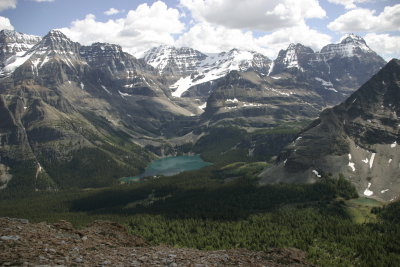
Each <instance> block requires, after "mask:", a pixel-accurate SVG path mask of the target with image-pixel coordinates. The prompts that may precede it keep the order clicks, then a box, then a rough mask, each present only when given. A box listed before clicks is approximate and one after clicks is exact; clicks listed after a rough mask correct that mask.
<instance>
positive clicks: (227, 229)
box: [0, 163, 400, 266]
mask: <svg viewBox="0 0 400 267" xmlns="http://www.w3.org/2000/svg"><path fill="white" fill-rule="evenodd" d="M260 164H261V165H262V163H247V164H246V163H238V164H235V165H230V166H226V167H223V168H217V167H206V168H203V169H202V170H198V171H192V172H186V173H182V174H179V175H175V176H173V177H159V178H157V179H150V178H149V179H145V180H144V181H141V182H138V183H132V184H124V185H119V186H115V187H112V188H103V189H87V190H77V189H76V190H72V189H71V190H69V191H61V192H47V193H45V192H41V193H40V192H36V193H26V194H25V195H24V196H18V197H16V194H17V193H14V192H12V191H9V192H7V193H6V194H3V195H2V196H1V198H2V199H1V201H0V211H1V214H0V216H10V217H23V218H27V219H30V220H31V221H32V222H40V221H47V222H56V221H58V220H60V219H65V220H68V221H71V222H72V223H73V224H75V225H76V226H77V227H82V226H84V225H87V224H88V223H90V222H92V221H94V220H98V219H103V220H104V219H105V220H112V221H117V222H120V223H123V224H125V225H127V226H128V227H129V230H130V232H131V233H133V234H136V235H140V236H143V237H144V238H146V239H147V240H148V241H149V242H150V243H152V244H168V245H173V246H177V247H193V248H198V249H203V250H219V249H230V248H248V249H251V250H260V251H262V250H267V249H269V248H273V247H295V248H299V249H301V250H304V251H305V252H306V253H307V255H308V259H309V261H310V262H312V263H314V264H317V265H320V266H398V264H399V262H400V240H399V238H398V237H399V236H400V225H399V221H400V217H399V216H400V205H399V202H395V203H392V204H390V205H386V206H384V205H382V204H381V203H379V202H377V201H374V200H370V199H363V198H358V195H357V192H356V190H355V189H354V187H353V186H352V185H351V184H350V183H349V182H348V181H347V180H346V179H345V178H344V177H342V176H341V177H339V178H338V179H333V178H331V177H323V178H321V180H320V181H319V182H317V183H315V184H275V185H268V186H259V185H258V184H257V178H256V177H255V176H254V175H253V174H254V172H255V171H256V170H258V169H259V168H260V167H261V166H260ZM232 174H236V175H237V177H236V179H232V180H227V179H226V178H225V177H229V176H232Z"/></svg>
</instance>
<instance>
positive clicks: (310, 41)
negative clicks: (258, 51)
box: [257, 23, 331, 58]
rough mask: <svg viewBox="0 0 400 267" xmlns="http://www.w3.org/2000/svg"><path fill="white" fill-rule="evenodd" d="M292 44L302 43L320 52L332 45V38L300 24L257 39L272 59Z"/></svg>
mask: <svg viewBox="0 0 400 267" xmlns="http://www.w3.org/2000/svg"><path fill="white" fill-rule="evenodd" d="M290 43H301V44H302V45H305V46H308V47H310V48H312V49H313V50H314V51H318V50H320V49H321V48H322V47H323V46H325V45H327V44H329V43H331V36H329V35H327V34H323V33H320V32H318V31H316V30H313V29H311V28H310V27H308V26H307V25H306V24H305V23H300V24H299V25H296V26H294V27H290V28H285V29H281V30H277V31H275V32H273V33H271V34H267V35H265V36H263V37H260V38H258V39H257V44H258V45H259V46H261V47H263V48H264V49H266V50H268V56H269V57H271V58H275V57H276V56H277V53H278V52H279V50H280V49H286V47H287V46H288V45H289V44H290Z"/></svg>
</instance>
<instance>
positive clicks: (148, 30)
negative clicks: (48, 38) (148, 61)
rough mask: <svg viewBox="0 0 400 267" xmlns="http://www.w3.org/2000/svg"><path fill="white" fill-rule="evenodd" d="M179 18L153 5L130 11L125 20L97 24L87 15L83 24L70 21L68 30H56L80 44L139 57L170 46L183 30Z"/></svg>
mask: <svg viewBox="0 0 400 267" xmlns="http://www.w3.org/2000/svg"><path fill="white" fill-rule="evenodd" d="M179 18H180V14H179V12H178V10H177V9H173V8H168V7H167V5H166V4H165V3H164V2H162V1H157V2H154V3H153V4H152V5H151V6H148V5H147V4H141V5H139V6H138V7H137V8H136V10H130V11H129V12H128V14H127V15H126V17H124V18H121V19H116V20H108V21H107V22H100V21H97V20H96V17H95V16H94V15H92V14H89V15H87V16H86V17H85V19H83V20H76V21H73V22H72V23H71V26H70V27H69V28H62V29H60V30H61V31H63V32H64V33H65V34H66V35H67V36H68V37H70V38H71V39H72V40H74V41H77V42H80V43H82V44H91V43H93V42H109V43H114V44H119V45H121V46H122V47H123V48H124V50H125V51H127V52H129V53H131V54H133V55H136V56H139V55H140V54H141V53H142V52H144V51H146V50H148V49H150V48H151V47H153V46H157V45H160V44H169V45H173V44H174V42H175V40H174V37H173V35H174V34H179V33H181V32H182V31H183V29H184V27H185V25H184V24H183V23H182V22H181V21H180V20H179Z"/></svg>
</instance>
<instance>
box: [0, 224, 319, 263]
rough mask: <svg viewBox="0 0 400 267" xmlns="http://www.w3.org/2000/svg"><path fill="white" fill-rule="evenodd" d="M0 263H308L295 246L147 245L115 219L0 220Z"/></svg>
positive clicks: (302, 253) (303, 254)
mask: <svg viewBox="0 0 400 267" xmlns="http://www.w3.org/2000/svg"><path fill="white" fill-rule="evenodd" d="M0 265H1V266H39V265H40V266H170V267H172V266H196V267H203V266H204V267H205V266H260V267H261V266H270V267H280V266H299V267H300V266H313V265H311V264H309V263H307V262H306V261H305V253H304V252H302V251H300V250H298V249H271V250H269V251H266V252H254V251H248V250H245V249H233V250H220V251H200V250H196V249H189V248H173V247H169V246H163V245H162V246H150V245H149V244H148V243H147V242H146V241H145V240H144V239H142V238H141V237H137V236H133V235H130V234H128V233H127V231H126V229H125V228H124V227H123V226H121V225H119V224H116V223H112V222H106V221H96V222H95V223H93V224H92V225H90V226H89V227H87V228H85V229H82V230H75V229H74V228H73V227H72V225H71V224H70V223H68V222H66V221H60V222H59V223H55V224H46V223H38V224H31V223H29V222H28V221H27V220H23V219H9V218H0Z"/></svg>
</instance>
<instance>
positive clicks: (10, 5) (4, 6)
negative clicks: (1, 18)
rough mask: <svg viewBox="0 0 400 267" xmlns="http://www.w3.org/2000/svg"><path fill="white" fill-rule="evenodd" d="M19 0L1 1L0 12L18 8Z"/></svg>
mask: <svg viewBox="0 0 400 267" xmlns="http://www.w3.org/2000/svg"><path fill="white" fill-rule="evenodd" d="M16 7H17V0H1V1H0V12H1V11H3V10H6V9H9V8H16Z"/></svg>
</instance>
